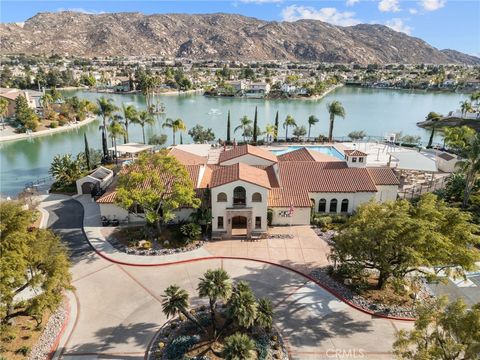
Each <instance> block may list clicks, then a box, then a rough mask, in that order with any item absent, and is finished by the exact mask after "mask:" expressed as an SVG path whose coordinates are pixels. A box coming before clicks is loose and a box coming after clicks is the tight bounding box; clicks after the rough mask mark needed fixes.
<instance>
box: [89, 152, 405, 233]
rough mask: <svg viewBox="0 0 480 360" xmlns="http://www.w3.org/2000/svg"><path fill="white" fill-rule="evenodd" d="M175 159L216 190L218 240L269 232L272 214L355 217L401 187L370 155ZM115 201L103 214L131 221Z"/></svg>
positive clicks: (199, 184) (283, 221) (304, 219)
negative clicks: (370, 160)
mask: <svg viewBox="0 0 480 360" xmlns="http://www.w3.org/2000/svg"><path fill="white" fill-rule="evenodd" d="M346 153H348V155H347V154H346ZM170 155H171V156H175V157H176V158H177V159H178V161H180V162H181V163H182V164H184V165H185V167H186V169H187V171H188V172H189V174H190V178H191V180H192V182H193V184H194V186H195V188H196V189H197V190H201V189H207V188H208V189H210V194H211V209H212V232H213V236H215V237H217V238H218V237H223V238H229V237H231V236H232V235H234V234H241V235H244V236H247V237H250V236H251V235H252V234H261V233H265V232H266V231H267V225H268V224H267V213H268V212H269V211H270V212H271V213H272V225H305V224H309V223H310V217H311V212H312V211H314V212H316V213H324V214H349V213H352V212H353V211H354V210H355V209H356V208H357V207H358V206H359V205H361V204H363V203H365V202H368V201H370V200H372V199H373V200H376V201H381V202H383V201H388V200H395V199H396V197H397V189H398V185H399V181H398V179H397V178H396V176H395V174H394V173H393V171H392V169H390V168H387V167H385V168H379V167H375V168H367V167H366V161H365V159H364V157H365V156H366V154H364V153H362V152H359V151H356V152H348V151H346V152H345V153H342V155H343V156H344V159H339V158H337V157H335V156H330V155H326V154H324V153H321V152H319V151H315V150H313V149H309V148H308V147H301V148H299V149H296V150H293V151H289V152H287V153H285V154H283V155H279V156H276V155H275V154H274V153H273V152H271V151H269V150H267V149H265V148H260V147H256V146H252V145H242V146H236V147H234V148H232V149H229V150H226V151H222V152H221V153H220V155H219V156H218V161H215V163H213V164H212V163H208V158H207V157H205V156H199V155H196V154H193V153H190V152H188V151H184V150H180V149H177V148H175V149H173V150H172V151H171V152H170ZM353 157H356V158H357V159H356V161H355V162H352V158H353ZM360 158H362V161H358V159H360ZM347 159H348V160H347ZM114 199H115V189H114V187H112V189H110V191H108V192H107V193H106V194H105V195H103V196H102V197H101V198H100V199H98V201H97V202H98V203H99V204H100V208H101V212H102V215H104V216H107V217H108V216H116V217H118V218H125V217H127V216H128V213H127V211H126V210H123V209H121V208H119V207H118V206H117V205H115V204H114ZM192 212H193V209H182V210H180V211H179V212H178V214H177V219H178V220H186V219H187V218H188V216H189V215H190V214H191V213H192ZM130 220H134V219H133V218H131V219H130Z"/></svg>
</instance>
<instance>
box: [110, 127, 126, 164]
mask: <svg viewBox="0 0 480 360" xmlns="http://www.w3.org/2000/svg"><path fill="white" fill-rule="evenodd" d="M108 132H109V133H110V137H111V138H112V142H113V146H114V147H115V155H114V156H115V161H116V160H117V159H118V156H117V139H118V137H119V136H124V135H125V129H124V128H123V126H122V124H120V122H119V121H117V120H115V121H112V122H111V123H110V125H109V126H108Z"/></svg>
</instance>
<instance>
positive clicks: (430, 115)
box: [427, 111, 442, 148]
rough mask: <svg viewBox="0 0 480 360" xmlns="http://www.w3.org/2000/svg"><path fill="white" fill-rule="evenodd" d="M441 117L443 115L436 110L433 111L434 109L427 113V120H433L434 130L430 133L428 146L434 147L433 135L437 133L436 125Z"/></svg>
mask: <svg viewBox="0 0 480 360" xmlns="http://www.w3.org/2000/svg"><path fill="white" fill-rule="evenodd" d="M441 118H442V116H441V115H440V114H437V113H436V112H433V111H431V112H429V113H428V115H427V120H430V121H432V132H431V133H430V139H429V140H428V145H427V148H431V147H432V143H433V137H434V135H435V127H436V126H437V124H436V122H437V121H438V120H440V119H441Z"/></svg>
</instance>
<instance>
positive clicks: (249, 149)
mask: <svg viewBox="0 0 480 360" xmlns="http://www.w3.org/2000/svg"><path fill="white" fill-rule="evenodd" d="M246 154H250V155H253V156H256V157H259V158H262V159H265V160H269V161H272V162H277V156H276V155H275V154H274V153H272V152H271V151H268V150H265V149H263V148H260V147H257V146H253V145H248V144H247V145H239V146H236V147H234V148H232V149H230V150H227V151H222V152H221V153H220V157H219V159H218V163H219V164H221V163H223V162H225V161H228V160H231V159H235V158H237V157H240V156H243V155H246Z"/></svg>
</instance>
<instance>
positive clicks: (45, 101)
mask: <svg viewBox="0 0 480 360" xmlns="http://www.w3.org/2000/svg"><path fill="white" fill-rule="evenodd" d="M40 102H41V104H42V108H43V117H44V118H45V117H46V115H47V112H48V110H50V106H51V105H52V104H53V97H52V95H51V94H50V93H45V94H43V95H42V97H41V98H40Z"/></svg>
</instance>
